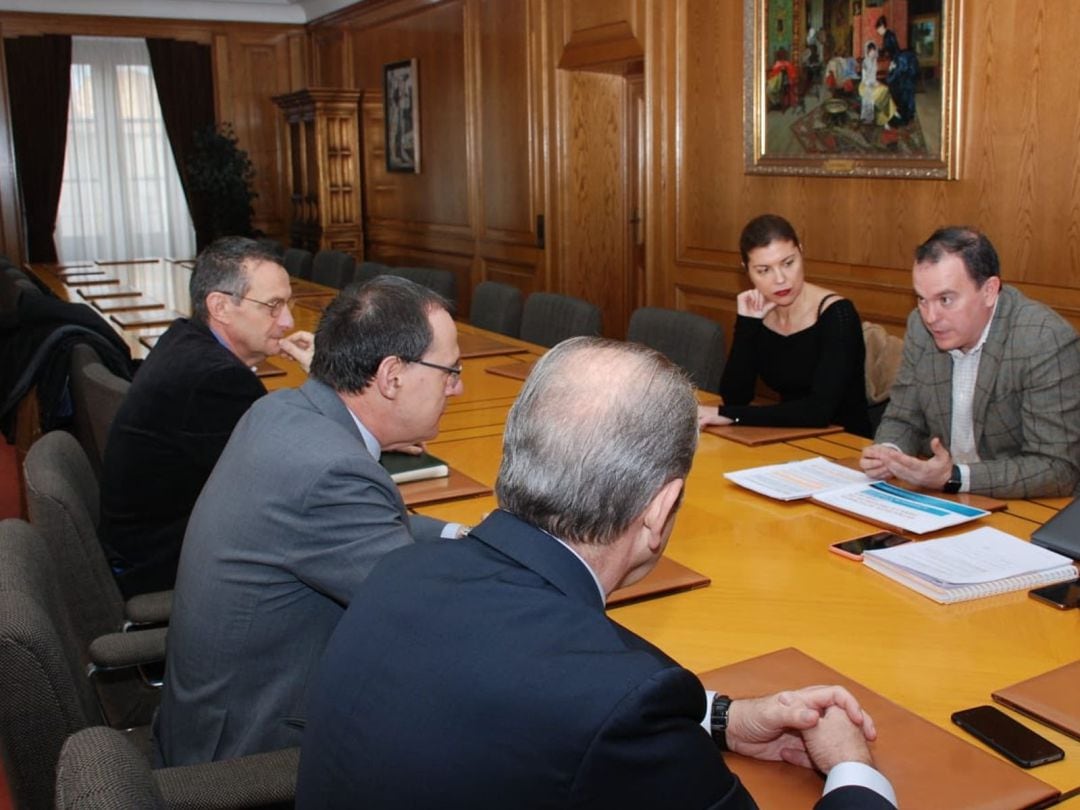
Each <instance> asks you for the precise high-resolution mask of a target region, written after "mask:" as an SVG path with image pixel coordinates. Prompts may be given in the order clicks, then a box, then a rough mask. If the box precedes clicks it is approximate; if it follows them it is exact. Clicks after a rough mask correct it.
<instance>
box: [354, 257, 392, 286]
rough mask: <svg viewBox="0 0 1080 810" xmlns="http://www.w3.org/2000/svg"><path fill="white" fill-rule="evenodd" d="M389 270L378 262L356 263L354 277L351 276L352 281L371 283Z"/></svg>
mask: <svg viewBox="0 0 1080 810" xmlns="http://www.w3.org/2000/svg"><path fill="white" fill-rule="evenodd" d="M389 269H390V268H389V267H387V266H386V265H385V264H380V263H379V262H357V264H356V275H355V276H353V281H355V282H358V283H360V284H363V283H364V282H366V281H371V280H372V279H373V278H375V277H376V276H381V275H382V274H383V273H385V272H387V271H388V270H389Z"/></svg>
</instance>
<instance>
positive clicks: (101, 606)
mask: <svg viewBox="0 0 1080 810" xmlns="http://www.w3.org/2000/svg"><path fill="white" fill-rule="evenodd" d="M23 474H24V480H25V483H26V499H27V506H28V507H29V512H30V522H31V523H32V524H33V525H34V527H35V528H37V530H38V531H39V532H40V533H41V536H42V537H43V538H45V541H46V542H47V543H48V545H49V549H50V550H51V552H52V555H53V558H54V559H55V560H56V565H57V571H58V577H59V580H60V586H61V592H62V593H63V595H64V599H65V601H66V602H67V606H68V614H69V615H70V616H71V617H72V624H73V625H74V627H75V630H76V632H77V633H78V636H79V638H80V640H81V641H82V642H83V644H84V649H85V648H88V647H89V646H90V642H91V641H92V640H93V639H94V638H96V637H97V636H100V635H101V634H103V633H109V632H114V631H116V630H120V629H121V627H122V626H123V621H124V603H123V599H122V598H121V596H120V590H119V588H118V587H117V585H116V581H115V580H114V579H113V575H112V571H111V570H110V569H109V564H108V562H107V561H106V558H105V552H104V551H103V550H102V547H101V544H100V542H99V541H98V536H97V526H98V519H99V514H100V512H99V504H98V485H97V480H96V478H95V477H94V472H93V470H92V469H91V468H90V462H89V461H87V459H86V453H84V452H83V449H82V447H80V446H79V443H78V441H76V440H75V437H74V436H72V435H71V434H70V433H65V432H64V431H62V430H53V431H50V432H49V433H46V434H45V435H44V436H42V437H41V438H40V439H38V440H37V441H36V442H34V444H33V445H32V446H31V447H30V450H29V452H28V453H27V454H26V459H25V461H24V462H23Z"/></svg>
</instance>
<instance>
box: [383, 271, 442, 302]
mask: <svg viewBox="0 0 1080 810" xmlns="http://www.w3.org/2000/svg"><path fill="white" fill-rule="evenodd" d="M384 272H386V273H388V274H389V275H391V276H400V277H401V278H407V279H409V281H415V282H416V283H417V284H420V285H422V286H424V287H427V288H428V289H429V290H434V291H435V292H437V293H438V294H439V295H441V296H442V297H443V298H445V299H446V300H447V301H449V302H450V303H452V304H456V303H457V280H456V279H455V278H454V274H453V273H451V272H450V271H449V270H438V269H436V268H434V267H387V268H386V270H385V271H384Z"/></svg>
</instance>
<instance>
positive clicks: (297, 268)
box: [283, 248, 312, 279]
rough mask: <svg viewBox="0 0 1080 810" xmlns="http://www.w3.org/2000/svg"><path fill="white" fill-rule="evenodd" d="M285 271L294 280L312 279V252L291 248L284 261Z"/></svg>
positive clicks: (287, 251)
mask: <svg viewBox="0 0 1080 810" xmlns="http://www.w3.org/2000/svg"><path fill="white" fill-rule="evenodd" d="M283 264H284V266H285V270H286V271H288V273H289V275H290V276H293V277H294V278H306V279H310V278H311V274H312V256H311V252H310V251H307V250H303V249H302V248H289V249H288V250H286V251H285V258H284V260H283Z"/></svg>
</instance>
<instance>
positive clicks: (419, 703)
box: [297, 511, 891, 810]
mask: <svg viewBox="0 0 1080 810" xmlns="http://www.w3.org/2000/svg"><path fill="white" fill-rule="evenodd" d="M309 695H310V703H309V715H308V727H307V729H306V731H305V734H304V739H303V745H302V754H301V763H300V779H299V786H298V794H297V797H298V802H297V806H298V807H299V808H326V807H340V808H345V807H353V806H363V807H365V808H409V807H415V808H426V807H444V808H454V807H460V808H489V807H490V808H506V807H514V808H541V807H566V808H570V807H573V808H584V807H597V808H599V807H604V808H607V807H613V808H614V807H617V808H620V810H624V809H625V808H658V807H672V808H724V809H725V810H741V808H753V807H755V805H754V802H753V800H752V799H751V798H750V796H749V794H748V793H747V791H746V789H745V788H744V787H743V786H742V784H741V783H740V782H739V780H738V779H737V777H735V776H734V775H733V774H732V773H731V771H729V770H728V768H727V766H726V765H725V764H724V761H723V759H722V757H721V756H720V754H719V753H718V751H717V749H716V747H715V745H714V744H713V742H712V739H711V738H710V737H709V735H708V734H707V733H706V732H705V731H704V730H703V729H702V728H701V726H700V721H701V719H702V717H703V716H704V712H705V691H704V689H703V687H702V686H701V683H700V682H699V681H698V679H697V677H696V676H694V675H693V674H692V673H690V672H688V671H687V670H685V669H683V668H682V667H680V666H679V665H678V664H676V663H675V662H674V661H673V660H671V659H670V658H669V657H668V656H666V655H665V654H664V653H663V652H661V651H660V650H658V649H657V648H655V647H653V646H652V645H651V644H649V643H648V642H647V641H645V640H644V639H641V638H639V637H638V636H636V635H634V634H633V633H631V632H629V631H628V630H626V629H625V628H623V627H621V626H619V625H618V624H616V623H615V622H613V621H611V620H610V619H609V618H608V617H607V616H606V615H605V613H604V605H603V600H602V597H601V595H600V592H599V589H598V587H597V585H596V583H595V582H594V580H593V578H592V576H591V575H590V573H589V571H588V569H587V568H586V567H585V566H584V565H583V564H582V562H581V561H580V560H578V559H577V558H576V557H575V556H574V555H573V554H572V553H571V552H570V551H569V550H567V549H566V548H565V547H564V546H562V545H561V544H560V543H558V542H557V541H556V540H554V539H552V538H551V537H550V536H548V535H546V534H544V533H543V532H541V531H538V530H537V529H535V528H533V527H531V526H529V525H528V524H526V523H524V522H522V521H520V520H518V519H517V518H515V517H513V516H512V515H510V514H508V513H506V512H502V511H497V512H495V513H493V514H492V515H491V516H490V517H489V518H488V519H487V520H485V521H484V522H483V523H482V524H481V525H480V526H477V527H476V529H475V530H474V531H473V534H472V536H471V537H469V538H467V539H465V540H460V541H450V542H445V543H435V544H425V545H417V546H412V547H409V548H404V549H401V550H399V551H396V552H394V553H392V554H390V555H388V556H387V557H386V558H385V559H384V560H383V561H381V562H380V563H379V565H378V566H376V568H375V570H374V571H373V572H372V574H371V575H370V576H369V577H368V579H367V580H366V581H365V582H364V584H363V585H362V586H361V587H360V588H358V589H357V592H356V593H355V594H354V596H353V599H352V602H351V604H350V606H349V609H348V610H347V611H346V613H345V616H344V617H343V618H342V620H341V622H340V623H339V625H338V627H337V629H336V631H335V633H334V635H333V637H332V638H331V641H330V643H329V645H328V647H327V650H326V653H325V656H324V658H323V661H322V664H321V666H320V670H319V672H318V674H317V676H316V681H315V684H314V687H313V688H312V689H311V691H310V692H309ZM845 800H847V801H848V802H854V803H845ZM819 807H821V808H829V810H837V809H838V808H847V807H850V808H856V807H858V808H878V807H881V808H889V807H891V805H890V804H889V803H888V802H886V801H885V800H884V799H880V797H878V796H877V795H876V794H873V793H872V792H871V791H867V790H865V789H861V788H851V789H843V790H840V791H835V792H834V793H831V794H830V795H829V797H827V798H826V799H824V800H822V801H821V802H820V803H819Z"/></svg>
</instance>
